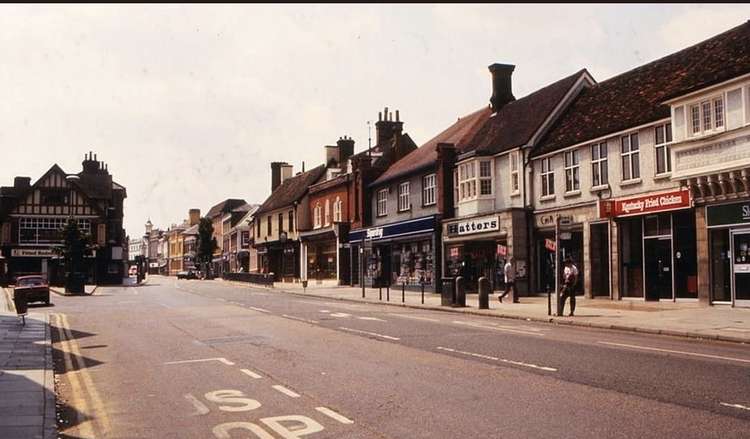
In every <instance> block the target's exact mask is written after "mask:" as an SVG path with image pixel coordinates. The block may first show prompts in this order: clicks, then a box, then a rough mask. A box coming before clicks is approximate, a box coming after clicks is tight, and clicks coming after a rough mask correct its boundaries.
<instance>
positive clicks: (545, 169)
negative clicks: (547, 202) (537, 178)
mask: <svg viewBox="0 0 750 439" xmlns="http://www.w3.org/2000/svg"><path fill="white" fill-rule="evenodd" d="M540 175H541V177H542V196H543V197H546V196H550V195H555V173H554V172H553V171H552V163H551V159H550V158H549V157H548V158H546V159H542V172H541V173H540Z"/></svg>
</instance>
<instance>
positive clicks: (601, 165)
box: [591, 140, 609, 187]
mask: <svg viewBox="0 0 750 439" xmlns="http://www.w3.org/2000/svg"><path fill="white" fill-rule="evenodd" d="M594 151H596V154H594ZM602 152H604V155H602ZM595 157H596V158H595ZM595 169H596V170H597V171H598V174H599V181H595V180H594V176H595V175H596V174H597V173H596V172H594V170H595ZM602 176H604V178H602ZM607 184H609V150H608V149H607V141H606V140H605V141H604V142H599V143H594V144H593V145H591V185H592V186H593V187H600V186H606V185H607Z"/></svg>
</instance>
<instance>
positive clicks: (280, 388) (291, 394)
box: [271, 384, 299, 398]
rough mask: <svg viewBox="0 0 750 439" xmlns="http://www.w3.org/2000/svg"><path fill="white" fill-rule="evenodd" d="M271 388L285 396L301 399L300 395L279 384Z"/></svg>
mask: <svg viewBox="0 0 750 439" xmlns="http://www.w3.org/2000/svg"><path fill="white" fill-rule="evenodd" d="M271 387H273V388H274V389H276V390H277V391H279V392H281V393H283V394H284V395H286V396H289V397H291V398H299V394H298V393H295V392H294V391H292V390H289V389H287V388H286V387H284V386H282V385H279V384H277V385H275V386H271Z"/></svg>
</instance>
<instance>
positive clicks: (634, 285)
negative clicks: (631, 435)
mask: <svg viewBox="0 0 750 439" xmlns="http://www.w3.org/2000/svg"><path fill="white" fill-rule="evenodd" d="M692 206H693V201H692V197H691V194H690V191H688V190H686V189H679V190H674V191H670V192H663V193H658V194H648V195H642V196H637V197H629V198H622V199H616V200H606V201H602V202H601V203H600V215H601V216H602V217H605V218H611V219H612V220H613V221H614V223H615V227H616V228H617V234H618V242H617V249H618V252H617V255H616V260H617V263H618V265H617V269H618V274H619V280H620V283H619V292H620V297H621V298H624V299H628V298H630V299H643V300H654V301H658V300H669V301H676V300H681V299H690V300H697V299H698V264H697V246H696V233H695V211H694V209H693V208H692Z"/></svg>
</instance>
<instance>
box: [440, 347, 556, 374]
mask: <svg viewBox="0 0 750 439" xmlns="http://www.w3.org/2000/svg"><path fill="white" fill-rule="evenodd" d="M437 349H438V350H441V351H446V352H452V353H454V354H462V355H468V356H470V357H476V358H482V359H485V360H492V361H499V362H501V363H508V364H513V365H516V366H523V367H530V368H532V369H539V370H545V371H547V372H557V369H556V368H554V367H548V366H539V365H538V364H532V363H524V362H522V361H515V360H508V359H505V358H498V357H492V356H490V355H483V354H477V353H474V352H466V351H459V350H457V349H451V348H444V347H442V346H438V347H437Z"/></svg>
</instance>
